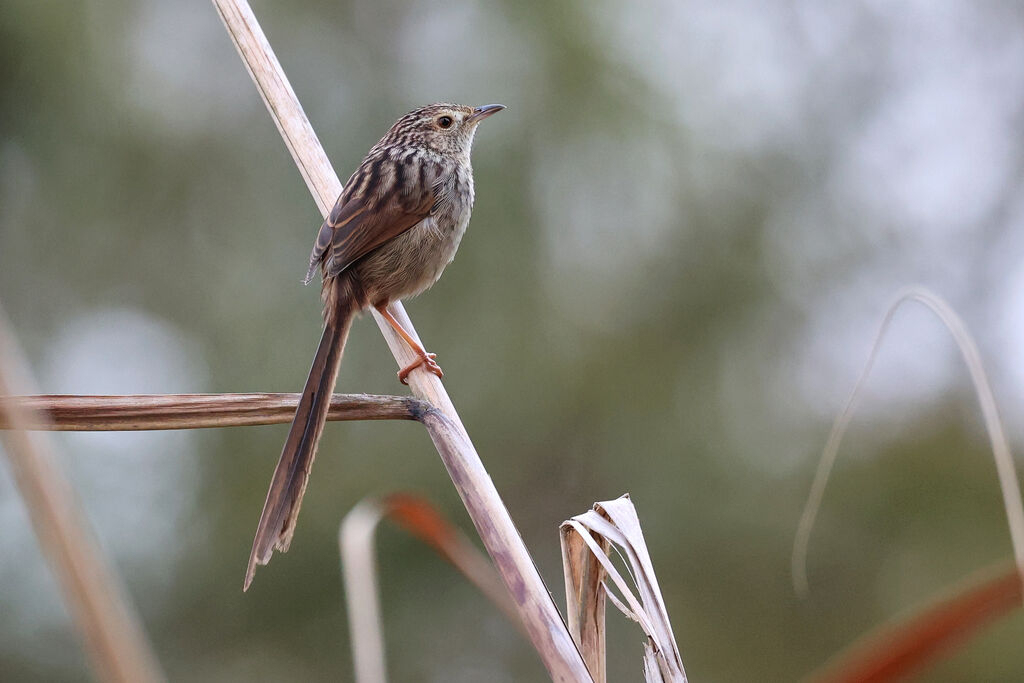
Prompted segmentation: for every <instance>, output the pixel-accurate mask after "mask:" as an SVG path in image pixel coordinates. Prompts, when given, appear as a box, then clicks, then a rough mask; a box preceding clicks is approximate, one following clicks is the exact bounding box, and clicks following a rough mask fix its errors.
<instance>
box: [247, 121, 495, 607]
mask: <svg viewBox="0 0 1024 683" xmlns="http://www.w3.org/2000/svg"><path fill="white" fill-rule="evenodd" d="M503 109H505V106H504V105H501V104H488V105H484V106H480V107H467V106H464V105H459V104H448V103H439V104H430V105H427V106H425V107H420V108H418V109H414V110H413V111H411V112H409V113H408V114H406V115H404V116H402V117H401V118H399V119H398V121H396V122H395V124H394V125H393V126H391V128H390V129H389V130H388V132H387V133H386V134H385V135H384V137H382V138H381V139H380V141H379V142H378V143H377V144H375V145H374V146H373V147H372V148H371V149H370V151H369V152H368V153H367V154H366V157H365V158H364V159H363V161H362V163H360V164H359V166H358V168H357V169H356V170H355V172H354V173H353V174H352V176H351V177H350V178H349V179H348V182H346V183H345V187H344V189H343V190H342V192H341V195H340V196H339V197H338V200H337V202H336V203H335V205H334V208H333V209H332V210H331V213H330V214H329V215H328V217H327V218H326V220H324V222H323V224H322V225H321V226H320V231H319V233H318V234H317V237H316V241H315V243H314V245H313V252H312V254H311V255H310V258H309V268H308V270H307V272H306V277H305V282H306V284H309V282H311V281H312V280H313V278H314V277H315V274H316V271H317V270H319V271H320V272H321V275H322V286H321V290H320V291H321V299H322V301H323V319H324V330H323V335H322V336H321V338H320V345H319V347H318V348H317V351H316V356H315V357H314V358H313V364H312V367H311V368H310V371H309V377H308V378H307V379H306V385H305V387H304V388H303V390H302V395H301V397H300V399H299V405H298V408H297V409H296V411H295V418H294V419H293V420H292V424H291V428H290V429H289V431H288V437H287V438H286V439H285V443H284V447H283V448H282V450H281V457H280V459H279V460H278V463H277V467H276V468H275V470H274V475H273V478H272V479H271V482H270V489H269V491H268V492H267V498H266V501H265V503H264V505H263V513H262V514H261V516H260V521H259V526H258V527H257V529H256V536H255V538H254V539H253V544H252V552H251V554H250V556H249V566H248V569H247V571H246V575H245V583H244V584H243V591H247V590H248V589H249V585H250V584H251V583H252V579H253V575H254V574H255V571H256V566H257V565H265V564H267V563H268V562H269V561H270V558H271V556H272V555H273V552H274V550H279V551H281V552H286V551H287V550H288V546H289V545H290V544H291V540H292V536H293V534H294V533H295V522H296V519H297V517H298V514H299V507H300V505H301V504H302V496H303V494H304V493H305V490H306V484H307V482H308V481H309V472H310V467H311V465H312V464H313V459H314V457H315V456H316V451H317V445H318V443H319V441H320V435H321V433H322V432H323V428H324V423H325V421H326V418H327V411H328V408H329V407H330V398H331V394H332V393H333V391H334V383H335V380H336V378H337V375H338V369H339V368H340V366H341V357H342V353H343V351H344V349H345V340H346V338H347V337H348V333H349V329H350V327H351V324H352V321H353V319H354V318H355V316H356V315H357V314H359V313H360V312H362V311H363V310H365V309H368V308H370V307H371V306H372V307H373V308H374V309H376V310H377V311H378V312H379V313H380V314H381V315H382V316H383V317H384V318H385V319H386V320H387V321H388V323H390V324H391V326H392V327H393V328H394V329H395V331H396V332H397V333H398V334H399V335H400V336H401V337H402V339H404V340H405V341H406V342H407V343H408V344H409V346H410V347H411V348H412V350H413V351H414V352H415V354H416V356H417V358H416V360H415V361H413V362H412V363H410V364H409V365H407V366H406V367H404V368H402V369H401V370H400V371H399V372H398V379H399V380H400V381H401V382H402V383H403V384H407V383H408V376H409V373H411V372H412V371H413V370H415V369H416V368H419V367H422V368H424V369H425V370H428V371H429V372H432V373H434V374H435V375H437V376H438V377H443V376H444V373H443V372H442V370H441V367H440V366H439V365H438V364H437V361H436V360H435V359H436V355H435V354H433V353H428V352H427V351H426V350H425V349H424V348H423V346H422V345H420V343H419V342H418V341H417V340H416V339H415V338H414V337H413V336H412V335H411V334H409V332H408V331H407V330H405V329H404V328H403V327H402V325H401V324H400V323H399V322H398V320H396V319H395V317H394V315H392V313H391V311H390V310H389V307H390V305H391V304H392V303H393V302H395V301H399V300H401V299H406V298H409V297H412V296H415V295H417V294H420V293H421V292H423V291H425V290H426V289H428V288H429V287H430V286H431V285H433V284H434V283H435V282H436V281H437V279H438V278H439V277H440V276H441V273H442V272H443V271H444V269H445V267H446V266H447V265H448V264H449V263H451V261H452V259H453V258H454V257H455V252H456V250H457V249H458V247H459V242H460V241H461V240H462V236H463V234H464V233H465V231H466V227H467V225H468V224H469V219H470V214H471V212H472V209H473V200H474V188H473V167H472V165H471V164H470V151H471V149H472V147H473V138H474V136H475V135H476V131H477V126H479V124H480V122H481V121H483V120H484V119H486V118H488V117H489V116H492V115H493V114H496V113H497V112H499V111H501V110H503Z"/></svg>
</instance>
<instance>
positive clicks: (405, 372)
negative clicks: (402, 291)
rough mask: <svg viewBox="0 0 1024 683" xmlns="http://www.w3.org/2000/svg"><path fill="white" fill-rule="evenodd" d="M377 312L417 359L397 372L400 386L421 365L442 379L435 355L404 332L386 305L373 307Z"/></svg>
mask: <svg viewBox="0 0 1024 683" xmlns="http://www.w3.org/2000/svg"><path fill="white" fill-rule="evenodd" d="M374 308H376V309H377V312H378V313H380V314H381V315H382V316H384V319H385V320H387V321H388V322H389V323H391V327H393V328H395V332H397V333H398V334H399V336H401V337H402V339H404V340H405V342H406V343H407V344H408V345H409V347H410V348H411V349H412V350H413V351H414V352H415V353H416V355H417V356H419V358H417V359H416V360H414V361H413V362H411V363H409V364H408V365H406V366H405V367H404V368H402V369H401V370H399V371H398V380H399V381H400V382H401V383H402V384H408V383H409V381H408V377H409V373H410V372H412V371H413V370H415V369H416V368H418V367H419V366H421V365H424V366H426V369H427V370H429V371H430V372H432V373H434V374H435V375H437V376H438V377H444V372H442V371H441V366H440V365H438V364H437V363H436V362H435V361H434V359H435V358H437V354H436V353H427V350H426V349H424V348H423V347H422V346H421V345H420V343H419V342H418V341H416V340H415V339H413V337H412V335H411V334H409V333H408V332H406V331H405V328H404V327H402V325H401V323H399V322H398V321H397V320H395V316H393V315H391V311H389V310H388V307H387V304H383V305H381V306H375V307H374Z"/></svg>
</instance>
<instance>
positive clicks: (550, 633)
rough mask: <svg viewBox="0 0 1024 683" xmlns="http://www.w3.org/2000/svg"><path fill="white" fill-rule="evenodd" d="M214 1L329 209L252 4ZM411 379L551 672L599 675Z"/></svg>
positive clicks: (425, 385) (475, 467)
mask: <svg viewBox="0 0 1024 683" xmlns="http://www.w3.org/2000/svg"><path fill="white" fill-rule="evenodd" d="M213 4H214V5H215V6H216V8H217V11H218V12H219V13H220V16H221V19H222V20H223V21H224V26H225V28H226V29H227V32H228V34H229V35H230V36H231V39H232V41H234V43H235V47H236V48H238V53H239V55H240V56H241V58H242V61H243V62H244V63H245V65H246V68H247V69H248V70H249V74H250V75H251V76H252V78H253V81H254V82H255V83H256V87H257V89H258V90H259V92H260V96H261V97H262V98H263V101H264V103H265V104H266V105H267V109H268V110H269V111H270V114H271V117H272V118H273V119H274V123H275V124H276V125H277V129H278V131H279V132H280V133H281V137H282V138H284V141H285V144H286V145H287V146H288V150H289V151H290V152H291V154H292V157H293V159H294V160H295V163H296V165H297V166H298V167H299V170H300V172H301V173H302V177H303V179H304V180H305V181H306V185H307V186H308V187H309V191H310V193H311V194H312V195H313V199H314V201H316V203H317V206H318V207H319V208H320V213H321V214H323V215H324V216H326V214H327V212H328V211H330V209H331V207H332V206H333V204H334V202H335V200H336V199H337V197H338V196H339V195H340V194H341V189H342V186H341V182H340V181H339V180H338V176H337V175H336V174H335V173H334V169H333V168H332V167H331V164H330V161H329V160H328V159H327V154H326V153H325V152H324V150H323V147H322V146H321V145H320V142H319V140H318V139H317V137H316V133H314V132H313V128H312V126H311V125H310V123H309V120H308V119H307V118H306V115H305V113H304V112H303V110H302V106H301V105H300V104H299V101H298V98H297V97H296V96H295V92H294V91H293V90H292V87H291V85H290V84H289V83H288V79H287V77H286V76H285V74H284V70H283V69H282V68H281V65H280V63H279V62H278V61H277V57H276V56H275V55H274V52H273V50H272V49H271V48H270V44H269V43H268V42H267V38H266V36H265V35H264V34H263V30H262V29H261V28H260V26H259V23H258V22H257V21H256V17H255V16H254V15H253V13H252V9H251V8H250V7H249V4H248V3H247V2H245V0H213ZM311 234H312V233H311ZM303 265H304V264H303ZM392 310H393V313H394V315H395V317H396V318H397V319H398V321H399V322H400V323H401V324H402V326H403V327H404V328H405V329H406V330H408V331H409V332H410V333H411V334H412V335H413V336H414V337H417V338H418V335H417V334H416V332H415V329H414V328H413V326H412V322H411V321H410V320H409V317H408V316H407V315H406V313H405V309H404V308H403V307H402V305H401V304H400V303H396V304H394V305H393V306H392ZM374 318H375V319H376V321H377V325H378V327H380V328H381V332H382V333H383V334H384V338H385V339H386V340H387V343H388V346H389V347H390V349H391V352H392V354H394V356H395V360H396V361H398V366H399V367H404V366H405V365H407V364H409V363H410V362H412V361H413V360H414V358H415V356H414V354H413V352H412V350H411V349H410V348H409V347H408V345H407V344H406V343H405V342H404V341H403V340H402V339H401V338H399V337H398V335H397V334H395V333H394V332H393V331H392V329H391V328H390V326H389V325H388V324H387V323H386V322H385V321H384V320H383V318H382V317H381V316H380V315H379V314H378V313H376V312H374ZM409 386H410V387H411V389H412V393H413V395H414V396H416V397H417V398H419V399H422V400H425V401H428V402H429V403H430V404H431V405H432V406H434V407H435V410H431V411H427V413H426V414H425V416H424V419H423V423H424V425H425V426H426V428H427V430H428V432H429V433H430V438H431V440H433V442H434V446H435V447H436V448H437V450H438V453H440V455H441V459H442V461H443V462H444V464H445V467H446V468H447V469H448V473H449V475H450V476H451V478H452V482H453V483H454V484H455V487H456V488H457V489H458V491H459V495H460V496H461V497H462V501H463V503H464V504H465V506H466V510H467V511H468V512H469V515H470V517H471V518H472V520H473V523H474V524H475V525H476V528H477V532H478V533H479V534H480V537H481V539H482V540H483V542H484V546H485V547H486V548H487V551H488V553H490V555H491V558H492V560H493V561H494V563H495V566H496V567H497V569H498V572H499V573H500V574H501V576H502V579H503V580H504V582H505V585H506V586H507V587H508V589H509V591H510V592H511V594H512V598H513V600H514V601H515V603H516V606H517V608H518V609H519V612H520V615H521V617H522V619H523V623H524V624H525V626H526V630H527V632H528V634H529V636H530V640H531V642H532V643H533V646H534V648H535V649H536V650H537V652H538V654H539V655H540V657H541V659H542V660H543V662H544V665H545V666H546V667H547V669H548V673H549V674H550V675H551V677H552V679H553V680H555V681H587V682H589V681H592V680H593V679H592V678H591V676H590V674H589V673H588V671H587V667H586V664H584V663H583V658H582V657H581V656H580V653H579V650H577V649H576V645H575V643H573V640H572V637H571V636H570V635H569V632H568V630H567V628H566V626H565V622H564V621H563V620H562V617H561V615H559V613H558V609H557V608H556V607H555V603H554V600H553V599H552V598H551V594H550V593H549V592H548V589H547V587H546V586H545V585H544V581H543V579H542V578H541V576H540V573H539V572H538V571H537V568H536V566H534V564H533V559H532V558H531V557H530V554H529V552H528V551H527V550H526V546H525V544H524V543H523V540H522V538H521V537H520V535H519V532H518V530H517V529H516V527H515V524H514V523H513V522H512V518H511V517H510V516H509V514H508V510H507V509H506V508H505V504H504V503H503V502H502V500H501V497H500V496H499V495H498V491H497V489H496V488H495V487H494V483H493V482H492V481H491V478H490V475H488V474H487V471H486V470H485V469H484V466H483V463H481V462H480V457H479V456H478V455H477V452H476V449H475V448H474V447H473V443H472V441H470V438H469V434H468V433H467V432H466V429H465V427H464V426H463V425H462V421H461V420H460V419H459V415H458V413H457V412H456V411H455V406H454V405H453V404H452V402H451V399H450V398H449V397H448V393H447V392H446V391H445V389H444V385H443V384H442V383H441V380H440V379H438V378H437V377H435V376H434V375H432V374H431V373H429V372H427V371H425V370H423V369H422V368H419V369H417V370H414V371H413V372H412V374H411V375H409Z"/></svg>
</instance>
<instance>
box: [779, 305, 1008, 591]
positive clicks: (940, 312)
mask: <svg viewBox="0 0 1024 683" xmlns="http://www.w3.org/2000/svg"><path fill="white" fill-rule="evenodd" d="M907 301H917V302H918V303H921V304H923V305H924V306H925V307H927V308H928V309H929V310H930V311H932V312H933V313H934V314H935V315H936V316H938V318H939V319H940V320H941V321H942V323H943V324H944V325H945V326H946V329H948V330H949V333H950V335H952V337H953V339H954V341H956V344H957V347H958V348H959V349H960V354H961V355H962V356H963V359H964V364H965V365H966V366H967V369H968V371H969V372H970V375H971V382H972V383H973V385H974V391H975V393H976V394H977V396H978V403H979V404H980V405H981V412H982V415H983V417H984V420H985V429H986V431H987V432H988V436H989V441H990V442H991V444H992V454H993V457H994V459H995V462H996V470H997V472H998V475H999V485H1000V488H1001V489H1002V493H1003V504H1004V506H1005V507H1006V518H1007V521H1008V523H1009V527H1010V539H1011V541H1012V543H1013V554H1014V558H1015V561H1016V563H1017V571H1018V574H1020V576H1021V579H1022V581H1024V506H1022V504H1021V494H1020V487H1019V484H1018V482H1017V471H1016V468H1015V467H1014V464H1013V456H1012V455H1011V454H1010V447H1009V445H1008V443H1007V440H1006V434H1005V433H1004V431H1003V425H1002V422H1001V421H1000V419H999V411H998V410H997V409H996V401H995V398H994V397H993V395H992V389H991V387H990V386H989V383H988V377H987V376H986V375H985V369H984V368H983V366H982V364H981V354H980V353H979V352H978V346H977V344H975V342H974V338H973V337H971V333H970V332H969V331H968V330H967V326H966V325H965V324H964V322H963V321H962V320H961V319H960V317H959V316H958V315H957V314H956V312H954V311H953V309H952V308H951V307H950V306H949V304H947V303H946V302H945V301H944V300H943V299H942V298H940V297H939V296H937V295H935V294H933V293H932V292H929V291H928V290H926V289H921V288H916V287H912V288H909V289H905V290H902V291H901V292H900V293H899V294H898V295H897V296H896V300H895V301H894V302H893V303H892V305H890V306H889V309H888V311H887V312H886V314H885V318H884V319H883V320H882V324H881V326H880V327H879V329H878V334H877V335H876V336H875V341H874V343H873V344H872V347H871V354H870V355H869V356H868V361H867V363H866V364H865V365H864V370H863V371H862V372H861V374H860V377H859V378H857V383H856V384H855V385H854V388H853V391H852V392H851V394H850V397H849V398H848V399H847V401H846V405H845V406H844V407H843V410H842V412H841V413H839V415H838V417H836V420H835V423H834V424H833V425H832V431H831V433H830V434H829V437H828V441H827V443H826V444H825V450H824V451H823V452H822V454H821V460H820V461H819V463H818V470H817V472H816V473H815V475H814V483H813V484H812V485H811V491H810V493H809V494H808V496H807V503H806V505H805V506H804V511H803V514H802V515H801V517H800V522H799V525H798V526H797V532H796V538H795V540H794V542H793V556H792V574H793V588H794V590H796V592H797V594H798V595H799V596H801V597H806V596H807V595H808V592H809V590H808V584H807V547H808V544H809V542H810V538H811V530H812V529H813V528H814V520H815V518H816V517H817V514H818V509H819V508H820V507H821V501H822V498H823V497H824V495H825V486H826V485H827V484H828V478H829V474H830V473H831V472H832V466H833V465H834V464H835V461H836V455H837V454H838V452H839V444H840V442H841V441H842V439H843V435H844V434H845V433H846V428H847V427H849V425H850V421H851V420H852V419H853V411H854V409H855V408H856V407H857V402H858V400H859V399H860V393H861V389H863V387H864V382H865V381H866V380H867V378H868V375H869V374H870V372H871V368H872V366H873V365H874V363H875V358H876V357H877V355H878V349H879V347H880V346H881V343H882V339H883V338H884V337H885V333H886V330H887V329H888V328H889V323H890V322H892V319H893V317H894V316H895V315H896V311H897V310H898V309H899V307H900V306H901V305H903V304H904V303H905V302H907Z"/></svg>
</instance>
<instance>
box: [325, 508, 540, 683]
mask: <svg viewBox="0 0 1024 683" xmlns="http://www.w3.org/2000/svg"><path fill="white" fill-rule="evenodd" d="M384 519H389V520H391V521H392V522H394V523H395V524H397V525H398V526H400V527H402V528H403V529H405V530H406V531H407V532H408V533H409V534H410V535H412V536H413V537H414V538H417V539H419V540H420V541H422V542H423V543H424V544H426V545H428V546H429V547H431V548H433V549H434V550H435V551H436V552H437V554H438V555H440V556H441V557H443V558H444V559H445V560H447V561H448V562H450V563H451V564H452V565H453V566H454V567H455V568H456V569H458V570H459V572H460V573H462V575H463V576H465V577H466V578H467V579H469V581H470V582H471V583H472V584H473V585H475V586H476V587H477V588H479V589H480V592H482V593H483V594H484V595H485V596H486V597H487V598H488V599H489V600H490V601H491V602H492V603H494V604H495V606H497V607H498V609H500V610H501V611H502V613H504V615H505V616H506V618H508V620H509V621H510V622H511V623H513V624H515V625H516V626H517V627H518V628H519V630H520V632H522V633H523V636H524V637H526V638H528V635H527V634H526V633H525V630H524V628H523V626H522V621H521V620H520V617H519V612H518V611H517V609H516V606H515V603H513V602H512V599H511V598H510V597H509V593H508V591H507V590H506V589H505V585H504V584H503V583H502V581H501V577H500V576H498V573H497V571H495V569H494V566H493V565H492V564H491V562H490V560H488V559H487V557H486V556H485V555H484V554H483V553H482V552H480V550H478V549H477V547H476V546H475V545H473V542H472V541H470V540H469V537H467V536H466V534H464V533H463V532H462V531H460V530H459V529H458V528H457V527H455V526H454V525H453V524H451V523H450V522H448V520H446V519H445V518H444V517H443V516H442V515H441V513H440V512H438V510H437V509H436V508H435V507H434V506H433V505H432V504H431V503H430V502H429V501H427V500H425V499H424V498H421V497H419V496H415V495H412V494H408V493H395V494H392V495H389V496H385V497H384V498H366V499H364V500H363V501H361V502H360V503H359V504H358V505H356V506H355V507H354V508H352V510H351V511H350V512H349V513H348V514H347V515H346V516H345V519H344V520H342V523H341V528H340V530H339V532H338V544H339V547H340V550H341V568H342V577H343V579H344V582H345V595H346V597H347V601H348V617H349V630H350V632H351V639H352V654H353V660H354V664H355V671H356V681H357V683H384V681H386V680H387V666H386V663H385V658H384V631H383V622H382V619H381V616H380V597H379V596H380V587H379V585H378V582H377V565H376V556H377V553H376V548H375V544H374V539H375V536H376V532H377V527H378V526H379V525H380V522H381V521H382V520H384Z"/></svg>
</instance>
